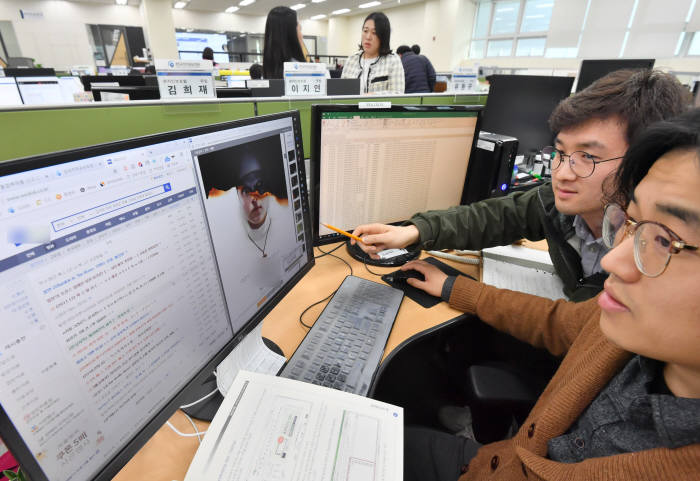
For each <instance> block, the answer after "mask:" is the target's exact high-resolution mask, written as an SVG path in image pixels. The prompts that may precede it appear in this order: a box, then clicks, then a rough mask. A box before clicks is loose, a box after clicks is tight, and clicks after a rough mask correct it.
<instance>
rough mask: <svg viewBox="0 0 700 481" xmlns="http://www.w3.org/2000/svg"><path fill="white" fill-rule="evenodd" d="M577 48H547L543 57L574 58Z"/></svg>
mask: <svg viewBox="0 0 700 481" xmlns="http://www.w3.org/2000/svg"><path fill="white" fill-rule="evenodd" d="M577 54H578V47H571V48H548V49H547V50H546V51H545V53H544V56H545V57H547V58H576V55H577Z"/></svg>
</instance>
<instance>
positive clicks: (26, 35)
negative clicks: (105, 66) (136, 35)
mask: <svg viewBox="0 0 700 481" xmlns="http://www.w3.org/2000/svg"><path fill="white" fill-rule="evenodd" d="M20 9H22V10H24V11H26V12H29V13H32V14H41V16H40V17H39V18H37V17H35V16H33V15H28V16H27V18H24V19H22V18H21V17H20V13H19V10H20ZM0 20H9V21H11V22H12V26H13V27H14V30H15V35H16V36H17V42H18V43H19V46H20V49H21V52H22V56H24V57H32V58H34V59H35V62H36V63H39V64H42V65H43V66H45V67H54V68H57V69H65V68H66V67H69V66H71V65H94V59H93V55H92V50H91V48H90V42H89V40H88V33H87V27H85V24H114V23H118V24H119V25H128V26H142V20H141V14H140V13H139V9H138V7H131V6H123V7H122V6H117V5H94V4H89V3H75V2H64V1H62V0H43V1H37V0H2V1H0Z"/></svg>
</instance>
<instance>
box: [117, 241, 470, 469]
mask: <svg viewBox="0 0 700 481" xmlns="http://www.w3.org/2000/svg"><path fill="white" fill-rule="evenodd" d="M336 245H337V244H334V245H329V246H323V247H322V249H323V250H324V251H326V252H327V251H329V250H331V249H332V248H333V247H335V246H336ZM315 252H316V255H319V254H321V252H320V251H319V250H318V249H315ZM335 254H336V255H338V256H339V257H341V258H343V259H345V260H346V261H347V262H348V263H349V264H350V265H351V266H352V269H353V273H354V275H356V276H358V277H364V278H366V279H371V280H374V281H378V282H382V281H381V280H380V279H379V277H377V276H375V275H372V274H370V273H369V272H368V271H367V269H365V266H364V265H363V264H362V263H361V262H358V261H356V260H355V259H352V258H351V257H350V256H349V255H348V253H347V251H346V249H345V247H341V248H339V249H338V250H337V251H335ZM422 257H425V253H423V254H422ZM440 260H441V261H443V262H445V263H446V264H449V265H451V266H453V267H455V268H456V269H458V270H460V271H462V272H465V273H467V274H470V275H472V276H475V277H476V276H478V271H479V268H478V266H474V265H469V264H462V263H459V262H453V261H449V260H446V259H440ZM369 268H370V269H371V270H372V271H373V272H377V273H380V274H386V273H387V272H391V271H394V270H396V268H387V267H376V266H369ZM348 274H350V269H348V267H347V266H346V265H345V264H343V263H342V262H341V261H339V260H338V259H336V258H334V257H332V256H324V257H321V258H320V259H317V260H316V265H315V266H314V268H313V269H311V271H309V272H308V273H307V274H306V276H304V278H303V279H302V280H301V281H300V282H299V283H298V284H297V285H296V286H295V287H294V289H292V291H291V292H290V293H289V294H287V296H285V298H284V299H283V300H282V301H281V302H280V303H279V304H278V305H277V306H276V307H275V308H274V309H273V310H272V312H270V314H269V315H268V316H267V317H266V318H265V320H264V321H263V328H262V332H263V335H264V336H265V337H267V338H269V339H271V340H273V341H274V342H275V343H276V344H277V345H278V346H279V347H280V348H281V349H282V351H283V352H284V355H285V357H287V358H289V357H290V356H291V355H292V353H293V352H294V350H295V349H296V348H297V346H298V345H299V343H301V341H302V339H303V338H304V336H305V335H306V332H307V329H306V328H304V327H303V326H302V325H301V324H300V323H299V314H300V313H301V312H302V311H303V310H304V309H306V307H308V306H309V305H311V304H313V303H314V302H317V301H319V300H321V299H323V298H324V297H326V296H327V295H328V294H330V293H331V292H333V291H334V290H335V289H336V288H337V287H338V286H339V285H340V283H341V282H342V281H343V279H344V278H345V276H346V275H348ZM325 304H326V303H323V304H319V305H318V306H315V307H313V308H312V309H309V311H308V312H307V313H306V314H305V315H304V322H306V323H307V324H311V323H312V322H313V321H314V320H315V319H316V318H317V317H318V316H319V314H320V313H321V311H322V310H323V307H324V306H325ZM459 315H460V312H459V311H457V310H455V309H452V308H451V307H449V306H448V305H447V304H446V303H444V302H443V303H440V304H438V305H436V306H433V307H432V308H430V309H424V308H422V307H421V306H420V305H418V304H416V303H415V302H414V301H412V300H411V299H408V298H405V299H404V300H403V302H402V304H401V308H400V309H399V312H398V315H397V317H396V322H395V324H394V328H393V329H392V331H391V335H390V336H389V340H388V341H387V345H386V349H385V350H384V357H386V355H387V354H388V353H390V352H391V351H392V350H393V349H395V348H396V347H397V346H398V345H399V344H401V343H402V342H403V341H405V340H406V339H408V338H410V337H411V336H413V335H415V334H417V333H419V332H421V331H423V330H425V329H428V328H430V327H433V326H436V325H438V324H441V323H443V322H445V321H448V320H450V319H452V318H454V317H457V316H459ZM170 422H171V423H172V424H173V425H174V426H175V427H176V428H177V429H179V430H180V431H182V432H186V433H190V432H193V430H192V425H191V424H190V423H189V422H188V421H187V419H185V417H184V416H183V414H182V412H180V411H178V412H176V413H175V414H174V415H173V416H172V417H171V418H170ZM195 422H196V424H197V426H198V428H199V429H200V431H201V430H205V429H206V427H207V425H208V423H205V422H199V421H195ZM197 447H198V441H197V438H196V437H193V438H184V437H180V436H178V435H177V434H175V433H174V432H172V430H171V429H170V428H169V427H168V426H165V425H164V426H163V427H161V428H160V429H159V430H158V432H156V434H155V435H154V436H153V437H152V438H151V439H150V440H149V441H148V443H146V445H145V446H144V447H143V448H141V450H140V451H139V452H138V453H137V454H136V456H134V457H133V458H132V459H131V461H129V463H128V464H127V465H126V466H124V468H122V470H121V471H120V472H119V473H118V474H117V476H116V477H115V478H114V479H115V480H118V481H140V480H144V481H146V480H147V481H173V480H178V481H179V480H182V479H184V477H185V474H186V472H187V468H188V467H189V464H190V461H191V460H192V458H193V457H194V454H195V452H196V451H197Z"/></svg>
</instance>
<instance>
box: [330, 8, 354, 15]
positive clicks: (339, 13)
mask: <svg viewBox="0 0 700 481" xmlns="http://www.w3.org/2000/svg"><path fill="white" fill-rule="evenodd" d="M349 11H350V9H349V8H341V9H340V10H333V12H331V13H332V15H342V14H344V13H348V12H349Z"/></svg>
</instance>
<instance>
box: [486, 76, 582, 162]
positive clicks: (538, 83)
mask: <svg viewBox="0 0 700 481" xmlns="http://www.w3.org/2000/svg"><path fill="white" fill-rule="evenodd" d="M488 80H489V83H490V89H489V95H488V98H487V99H486V107H484V120H483V122H482V123H481V130H485V131H486V132H491V133H494V134H500V135H508V136H511V137H515V138H517V139H518V154H521V155H530V154H533V153H535V152H538V151H539V150H540V149H541V148H542V147H544V146H547V145H550V144H551V143H552V137H553V136H552V132H551V131H550V129H549V124H548V120H549V116H550V114H551V113H552V110H554V107H556V106H557V104H558V103H559V102H560V101H562V100H563V99H565V98H566V97H568V96H569V95H570V93H571V86H572V85H573V83H574V78H573V77H548V76H540V75H491V76H490V77H488Z"/></svg>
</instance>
